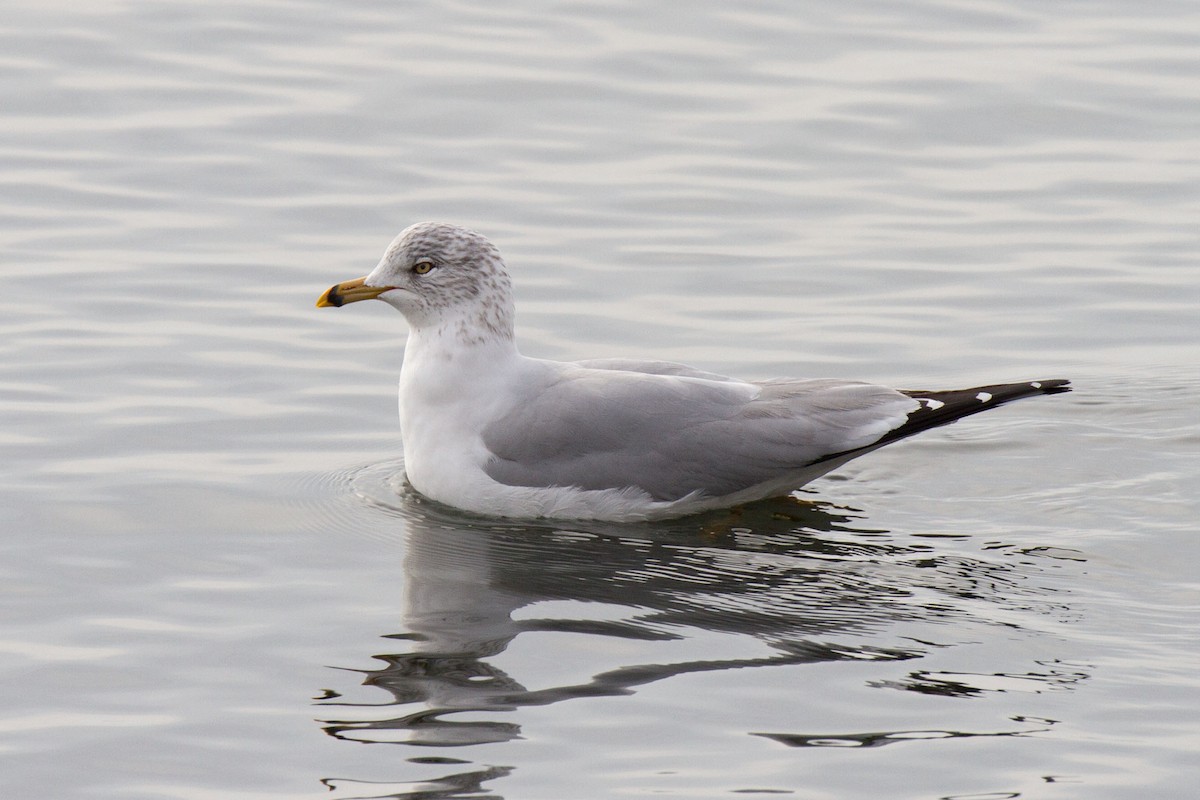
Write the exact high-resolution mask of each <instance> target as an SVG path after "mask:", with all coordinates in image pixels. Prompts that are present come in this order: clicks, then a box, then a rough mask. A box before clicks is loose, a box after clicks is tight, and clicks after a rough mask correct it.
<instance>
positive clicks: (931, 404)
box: [914, 397, 946, 411]
mask: <svg viewBox="0 0 1200 800" xmlns="http://www.w3.org/2000/svg"><path fill="white" fill-rule="evenodd" d="M914 399H915V400H916V401H917V402H918V403H924V404H925V407H926V408H928V409H929V410H930V411H937V410H938V409H939V408H941V407H942V406H944V405H946V404H945V403H943V402H942V401H941V400H934V399H933V398H932V397H917V398H914Z"/></svg>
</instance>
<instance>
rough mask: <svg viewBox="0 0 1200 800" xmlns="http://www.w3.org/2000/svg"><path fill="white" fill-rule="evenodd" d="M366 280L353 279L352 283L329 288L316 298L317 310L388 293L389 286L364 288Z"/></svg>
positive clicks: (345, 282) (338, 306)
mask: <svg viewBox="0 0 1200 800" xmlns="http://www.w3.org/2000/svg"><path fill="white" fill-rule="evenodd" d="M365 280H366V278H355V279H354V280H352V281H343V282H342V283H339V284H336V285H334V286H330V287H329V288H328V289H326V290H325V293H324V294H322V295H321V296H320V297H318V298H317V308H325V307H326V306H334V307H335V308H340V307H342V306H344V305H346V303H357V302H358V301H359V300H371V299H373V298H376V297H379V295H381V294H383V293H384V292H386V291H388V290H389V289H390V288H392V287H390V286H364V285H363V281H365Z"/></svg>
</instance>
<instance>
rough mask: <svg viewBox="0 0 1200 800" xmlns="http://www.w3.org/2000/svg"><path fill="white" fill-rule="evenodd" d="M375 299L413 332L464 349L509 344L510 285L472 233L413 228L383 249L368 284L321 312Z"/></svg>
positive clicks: (328, 301) (355, 284) (352, 286)
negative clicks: (448, 339) (457, 343)
mask: <svg viewBox="0 0 1200 800" xmlns="http://www.w3.org/2000/svg"><path fill="white" fill-rule="evenodd" d="M376 297H377V298H378V299H380V300H382V301H384V302H385V303H387V304H388V305H390V306H392V307H394V308H396V309H397V310H399V311H400V313H402V314H403V315H404V318H405V319H406V320H407V321H408V324H409V326H410V327H411V328H412V329H413V331H414V332H428V333H436V334H437V335H439V336H446V335H447V334H450V335H452V336H453V338H455V339H458V340H460V341H463V342H465V343H467V344H474V343H481V342H485V341H496V340H499V341H506V340H507V341H511V340H512V338H513V297H512V282H511V280H510V279H509V277H508V271H507V270H506V269H505V267H504V259H503V258H502V257H501V256H500V251H499V250H497V249H496V247H495V246H494V245H493V244H492V243H491V242H489V241H488V240H487V239H485V238H484V237H483V236H481V235H480V234H478V233H475V232H474V231H471V230H467V229H466V228H460V227H458V226H457V225H450V224H448V223H444V222H418V223H417V224H416V225H412V226H410V227H409V228H407V229H405V230H404V231H403V232H402V233H401V234H400V235H399V236H397V237H396V238H395V239H394V240H392V243H391V244H390V245H388V248H387V250H386V251H385V252H384V254H383V258H381V259H380V260H379V264H378V265H377V266H376V267H375V269H373V270H371V273H370V274H369V275H367V276H366V277H365V278H360V279H358V280H355V281H346V282H345V283H341V284H338V285H337V286H334V287H332V288H330V289H329V291H327V292H326V293H325V294H324V295H322V296H321V299H320V300H319V301H318V303H317V304H318V305H332V306H340V305H344V304H345V303H353V302H356V301H358V300H367V299H370V298H376Z"/></svg>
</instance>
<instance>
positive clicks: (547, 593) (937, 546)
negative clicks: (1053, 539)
mask: <svg viewBox="0 0 1200 800" xmlns="http://www.w3.org/2000/svg"><path fill="white" fill-rule="evenodd" d="M368 494H372V493H368ZM373 494H374V495H376V496H373V497H369V499H371V500H372V502H373V503H375V504H376V505H378V506H380V507H381V508H383V509H384V510H386V511H387V512H388V513H391V514H394V515H396V516H398V517H401V518H402V519H403V521H404V530H405V534H404V535H405V559H404V563H403V571H404V580H405V596H404V607H403V609H402V618H401V625H400V630H398V631H396V632H394V633H388V634H387V635H386V636H387V639H388V640H389V641H392V642H395V643H396V647H395V649H394V652H389V653H385V654H381V655H378V656H376V658H377V659H378V661H379V662H380V665H379V666H377V667H375V668H373V669H361V670H359V671H361V672H362V673H363V674H364V675H365V680H364V685H366V686H368V687H374V688H379V689H383V690H385V691H386V692H387V693H388V696H389V699H388V700H387V701H385V702H382V703H379V704H354V703H349V702H345V701H335V700H332V699H331V700H327V701H324V702H322V703H321V705H323V706H326V707H327V708H329V710H330V711H332V709H333V707H336V708H338V709H340V712H339V715H340V716H343V717H344V718H342V719H327V720H326V721H325V722H324V725H325V730H326V731H327V732H328V733H329V734H330V735H332V736H335V737H338V738H342V739H347V740H355V741H365V742H392V743H405V744H409V745H423V746H441V747H452V746H463V745H477V744H484V743H495V742H503V741H508V740H511V739H515V738H519V737H520V735H521V728H520V725H519V723H518V722H517V719H516V716H515V715H513V714H512V713H510V712H513V711H515V710H518V709H520V708H522V707H528V706H538V705H546V704H551V703H557V702H560V701H564V700H570V699H573V698H581V697H602V696H615V695H628V694H633V693H634V692H636V690H637V688H638V687H639V686H642V685H645V684H648V683H652V682H655V681H662V680H664V679H668V678H671V677H673V676H678V675H683V674H687V673H696V672H709V671H730V670H742V669H747V668H753V667H767V666H778V665H791V664H803V663H812V662H831V661H863V660H876V661H879V660H903V659H912V658H917V657H920V656H922V655H924V654H925V653H927V652H928V651H929V650H930V649H932V648H938V647H945V646H950V645H953V644H956V643H958V642H959V641H960V640H959V639H956V638H955V636H956V631H957V630H958V629H959V628H961V627H962V623H964V622H969V623H970V624H971V625H976V626H978V625H981V624H984V625H987V624H1000V625H1010V626H1011V625H1013V624H1014V623H1012V622H1011V621H1004V618H1003V615H1001V621H998V622H995V623H992V622H991V621H989V620H988V619H987V618H985V617H982V616H981V615H980V614H979V604H980V602H984V603H988V604H990V605H992V606H998V605H999V606H1003V607H1005V608H1009V609H1011V608H1014V607H1018V608H1023V609H1026V610H1028V609H1030V608H1034V609H1035V610H1037V608H1038V607H1040V608H1041V609H1042V610H1044V611H1045V612H1047V613H1054V612H1055V610H1056V607H1054V606H1053V605H1052V604H1051V603H1050V602H1049V601H1048V600H1047V595H1048V590H1045V589H1041V588H1039V587H1038V586H1037V585H1036V581H1031V580H1030V578H1031V576H1035V575H1036V574H1037V573H1038V570H1037V569H1036V568H1030V567H1028V563H1029V562H1027V561H1024V562H1023V561H1020V560H1014V559H995V560H993V559H988V558H983V557H973V556H968V555H964V554H963V553H962V552H961V551H953V550H952V549H950V552H943V548H944V545H946V544H947V543H948V542H949V539H940V540H939V539H922V538H920V537H917V536H912V535H909V536H896V535H894V534H891V533H889V532H887V531H880V530H873V529H871V528H869V527H867V526H865V525H864V524H863V520H862V519H861V515H860V514H859V513H858V512H855V511H854V510H852V509H844V508H838V507H834V506H831V505H829V504H823V503H814V502H806V501H802V500H795V499H789V500H784V501H771V502H767V503H760V504H756V505H753V506H749V507H746V508H744V509H740V510H737V511H734V512H722V513H714V514H709V515H706V516H702V517H696V518H689V519H686V520H681V521H674V522H667V523H654V524H649V523H647V524H644V525H613V524H605V523H594V524H588V523H578V524H571V525H569V526H568V525H563V524H561V523H560V524H550V523H547V524H535V523H525V524H521V523H515V522H510V521H498V520H486V519H482V518H478V517H471V516H467V515H464V514H461V513H459V512H457V511H454V510H452V509H448V508H445V507H442V506H439V505H437V504H434V503H432V502H430V501H428V500H425V499H424V498H421V497H420V496H418V495H415V494H414V493H412V492H411V491H404V492H402V493H401V496H400V498H399V500H398V501H397V500H396V498H395V496H394V495H393V496H392V497H391V498H390V499H389V498H385V499H380V496H382V495H383V493H382V492H374V493H373ZM1023 564H1024V565H1026V566H1022V565H1023ZM947 623H954V624H953V625H948V624H947ZM976 630H977V628H976ZM948 637H949V638H948ZM514 649H515V650H518V651H519V654H518V655H514V654H513V651H514ZM914 674H916V673H914ZM891 688H900V689H908V690H912V691H918V692H928V691H930V689H929V681H928V680H925V681H923V682H921V681H913V682H912V684H911V685H904V684H897V685H895V686H893V687H891ZM364 715H365V718H364Z"/></svg>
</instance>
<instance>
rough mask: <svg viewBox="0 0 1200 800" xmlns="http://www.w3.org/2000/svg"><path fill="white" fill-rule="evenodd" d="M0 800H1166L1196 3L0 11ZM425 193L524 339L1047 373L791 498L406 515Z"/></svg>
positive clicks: (652, 351) (1184, 734) (956, 382)
mask: <svg viewBox="0 0 1200 800" xmlns="http://www.w3.org/2000/svg"><path fill="white" fill-rule="evenodd" d="M0 45H2V46H0V64H2V65H3V69H2V71H0V109H2V111H0V113H2V115H3V117H2V123H0V180H2V181H3V192H2V193H0V242H2V248H3V250H2V252H3V262H2V263H3V266H2V269H3V276H4V278H5V280H4V291H3V293H0V312H2V313H0V334H2V335H0V359H2V361H0V367H2V370H3V372H2V377H0V382H2V384H3V390H2V394H0V408H2V409H3V419H4V424H3V427H2V428H0V444H2V447H3V451H2V457H0V465H2V469H3V478H2V480H0V515H2V516H0V518H2V519H3V521H4V527H3V531H4V534H3V537H2V538H0V548H2V549H0V576H2V578H3V598H4V601H3V606H2V608H3V612H2V616H0V686H2V687H3V689H2V690H0V692H2V697H3V700H2V702H0V793H2V794H3V796H5V797H39V798H42V797H44V798H172V799H175V800H208V798H221V799H222V800H228V799H229V798H233V799H234V800H275V799H276V798H304V797H313V798H317V797H321V798H327V797H328V798H335V800H345V799H346V798H359V797H374V798H379V797H403V798H467V797H470V798H496V797H505V798H576V797H577V798H610V797H614V798H615V797H632V796H644V795H664V796H670V797H684V798H710V797H712V798H716V797H739V796H743V795H753V794H756V793H763V794H772V795H774V794H778V795H781V796H788V797H795V798H804V799H805V800H826V799H827V798H830V799H833V798H836V799H837V800H843V799H845V798H881V797H885V798H903V799H904V800H909V799H911V800H936V799H938V798H954V799H955V800H1002V799H1004V798H1026V799H1027V798H1046V799H1047V800H1065V799H1066V798H1087V799H1088V800H1094V799H1095V798H1102V799H1103V798H1149V797H1152V798H1190V797H1194V796H1195V794H1194V792H1195V786H1196V783H1197V779H1198V778H1200V775H1198V774H1197V769H1196V763H1197V757H1196V753H1197V750H1198V749H1200V678H1198V677H1197V676H1198V674H1200V673H1198V670H1197V664H1200V644H1198V641H1200V636H1198V633H1197V623H1196V619H1197V613H1198V612H1200V582H1198V581H1197V577H1196V576H1197V566H1198V564H1200V536H1198V535H1197V534H1198V531H1197V519H1200V514H1198V511H1200V502H1198V500H1197V498H1198V496H1200V467H1198V466H1197V463H1198V461H1197V455H1200V411H1198V410H1197V409H1198V408H1200V404H1198V394H1200V375H1198V374H1197V364H1198V363H1200V324H1198V320H1200V259H1198V254H1200V241H1198V239H1200V235H1198V233H1200V225H1198V224H1197V223H1198V221H1200V188H1198V187H1200V9H1198V8H1197V6H1196V5H1195V4H1194V3H1187V2H1162V1H1161V0H1152V1H1151V2H1145V3H1136V4H1134V3H1018V2H1007V3H1006V2H986V0H985V1H984V2H974V1H973V0H947V2H920V3H903V4H897V3H873V2H848V3H840V4H833V5H831V4H797V3H770V2H751V3H741V4H731V3H717V2H697V3H688V4H673V3H632V2H603V1H597V2H568V3H556V4H551V3H532V2H510V3H505V4H483V3H462V2H441V3H431V2H413V3H404V4H399V3H390V2H389V3H385V2H370V1H369V0H362V1H359V0H351V2H344V3H337V4H334V3H327V4H319V3H311V2H307V3H306V2H299V1H295V2H293V1H292V0H278V1H277V2H267V3H249V4H246V3H231V2H220V1H218V2H205V3H199V2H187V1H186V0H180V1H179V2H105V1H104V0H99V1H97V2H88V3H86V4H81V3H66V2H56V0H49V1H47V0H39V2H37V3H33V2H21V1H20V0H18V2H10V3H8V4H6V7H5V13H4V21H3V23H2V25H0ZM422 219H445V220H449V221H453V222H457V223H461V224H465V225H468V226H471V227H474V228H476V229H477V230H479V231H481V232H483V233H485V234H486V235H488V236H489V237H490V238H492V239H493V240H494V241H495V242H496V243H497V244H498V246H499V247H500V248H501V250H502V251H503V252H504V253H505V255H506V256H507V258H508V260H509V263H510V266H511V268H512V271H513V273H514V277H515V281H516V284H517V294H518V303H519V318H518V330H519V336H520V339H521V343H522V347H523V350H524V352H526V353H527V354H529V355H536V356H541V357H549V358H564V359H572V358H589V357H602V356H617V355H622V356H651V357H662V358H669V359H672V360H677V361H684V362H688V363H692V364H695V365H696V366H699V367H703V368H706V369H711V370H717V371H723V372H728V373H732V374H736V375H739V376H743V377H769V376H774V375H794V376H830V377H843V378H856V379H867V380H875V381H880V382H884V383H890V384H893V385H898V386H904V387H908V388H955V387H964V386H970V385H974V384H977V383H986V382H996V381H1003V380H1023V379H1037V378H1055V377H1068V378H1071V379H1073V380H1074V382H1075V386H1076V391H1075V392H1074V393H1072V394H1069V395H1061V396H1055V397H1045V398H1039V399H1036V400H1028V401H1024V402H1022V403H1019V404H1016V405H1013V406H1010V407H1006V408H1005V409H1003V410H1000V411H996V412H992V413H990V414H987V415H984V416H982V417H976V418H973V419H972V420H970V421H965V422H963V423H960V424H958V425H955V426H952V427H950V428H947V429H943V430H940V431H936V432H933V433H930V434H926V435H924V436H922V437H920V438H918V439H916V440H913V441H910V442H907V443H904V444H901V445H897V446H895V447H892V448H889V449H887V450H885V451H882V452H879V453H876V454H873V455H871V456H869V457H868V458H864V459H862V460H860V461H858V462H853V463H851V464H850V465H848V466H847V467H845V468H844V469H842V470H841V471H839V472H838V473H837V474H835V475H833V476H831V477H829V478H827V479H824V480H822V481H820V482H818V483H815V484H813V485H811V486H809V487H807V488H806V489H805V490H803V491H801V492H799V493H797V495H796V498H795V499H793V500H791V501H778V502H772V503H766V504H761V505H756V506H751V507H748V508H745V509H742V510H740V511H736V512H732V513H724V512H723V513H714V514H710V515H706V516H703V517H700V518H692V519H685V520H679V521H676V522H672V523H669V524H661V525H632V526H616V525H602V524H579V525H573V524H518V523H513V522H505V521H501V520H487V519H479V518H472V517H467V516H465V515H460V514H457V513H455V512H453V511H452V510H448V509H445V508H441V507H437V506H435V505H433V504H431V503H429V502H427V501H424V500H423V499H422V498H420V497H419V496H416V495H414V494H413V493H412V492H411V491H410V490H408V489H406V488H405V487H404V485H403V483H402V482H399V481H398V480H397V477H396V476H397V475H398V474H399V473H400V472H401V470H402V459H403V449H402V444H401V442H400V440H399V432H398V424H397V421H396V418H395V379H396V374H397V372H398V370H399V366H400V363H401V361H402V357H403V344H404V335H405V329H404V325H403V322H402V320H401V319H400V317H399V316H398V315H397V314H395V312H393V311H392V310H391V309H389V308H387V307H386V306H384V305H383V304H382V303H372V304H361V305H356V306H353V307H349V308H345V309H340V310H335V309H322V310H319V311H318V310H317V309H315V308H313V302H314V300H315V299H316V296H317V295H318V293H319V292H320V291H321V290H323V289H324V288H326V287H327V286H328V285H330V284H331V283H333V282H335V281H340V280H344V279H347V278H352V277H356V276H358V275H362V274H364V273H365V272H367V271H368V270H369V269H370V268H371V267H372V266H373V265H374V263H375V261H376V259H377V258H378V256H379V254H380V253H381V251H382V249H383V247H384V246H385V245H386V243H387V242H388V240H389V239H390V238H391V237H392V236H393V235H394V234H395V233H396V232H397V231H399V230H400V229H401V228H403V227H405V226H407V225H408V224H410V223H412V222H415V221H418V220H422Z"/></svg>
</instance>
